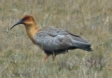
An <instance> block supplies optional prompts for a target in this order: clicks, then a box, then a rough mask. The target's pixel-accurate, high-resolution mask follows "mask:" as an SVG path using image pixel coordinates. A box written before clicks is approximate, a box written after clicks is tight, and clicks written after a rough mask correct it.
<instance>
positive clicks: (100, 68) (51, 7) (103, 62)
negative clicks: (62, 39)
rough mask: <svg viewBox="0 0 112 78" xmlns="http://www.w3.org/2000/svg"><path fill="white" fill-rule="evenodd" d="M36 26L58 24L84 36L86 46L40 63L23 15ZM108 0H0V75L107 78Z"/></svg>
mask: <svg viewBox="0 0 112 78" xmlns="http://www.w3.org/2000/svg"><path fill="white" fill-rule="evenodd" d="M25 14H28V15H32V16H33V17H34V18H35V20H36V22H37V24H38V27H39V28H43V27H47V26H52V25H53V26H58V27H60V28H63V29H67V30H69V31H70V32H72V33H74V34H77V35H80V36H82V37H84V38H86V39H88V40H89V41H90V42H91V43H92V48H93V51H92V52H86V51H83V50H72V51H69V52H68V53H66V54H60V55H58V56H57V57H56V60H55V61H54V62H53V61H52V57H50V58H49V59H48V60H47V61H46V62H45V63H44V64H42V63H41V61H42V60H43V59H44V58H45V54H44V52H43V51H42V50H41V49H39V48H38V47H37V46H36V45H34V44H32V42H31V41H30V39H29V38H28V36H27V34H26V31H25V28H24V26H23V25H19V26H17V27H15V28H14V29H12V30H11V31H9V28H10V27H11V26H12V25H13V24H15V23H16V22H17V21H18V20H19V19H20V18H21V17H22V16H23V15H25ZM111 52H112V0H0V78H112V53H111Z"/></svg>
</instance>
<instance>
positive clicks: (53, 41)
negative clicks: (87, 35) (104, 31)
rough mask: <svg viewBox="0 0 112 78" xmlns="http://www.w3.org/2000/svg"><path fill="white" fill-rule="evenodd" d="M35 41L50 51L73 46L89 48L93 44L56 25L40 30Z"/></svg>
mask: <svg viewBox="0 0 112 78" xmlns="http://www.w3.org/2000/svg"><path fill="white" fill-rule="evenodd" d="M34 41H35V42H36V43H37V44H38V45H39V47H40V48H42V49H43V50H48V51H54V50H60V49H63V50H64V49H69V48H71V47H76V48H80V49H84V50H89V49H90V45H91V44H90V43H89V42H88V41H87V40H85V39H83V38H81V37H79V36H77V35H74V34H71V33H69V32H68V31H66V30H61V29H58V28H55V27H50V28H48V29H46V30H41V31H39V32H38V33H37V34H36V35H35V36H34Z"/></svg>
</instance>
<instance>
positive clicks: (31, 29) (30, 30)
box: [25, 26, 39, 43]
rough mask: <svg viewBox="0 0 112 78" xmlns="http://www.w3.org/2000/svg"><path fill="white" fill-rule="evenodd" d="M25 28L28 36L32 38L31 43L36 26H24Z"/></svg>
mask: <svg viewBox="0 0 112 78" xmlns="http://www.w3.org/2000/svg"><path fill="white" fill-rule="evenodd" d="M25 28H26V32H27V34H28V36H29V38H30V39H31V40H32V42H33V43H35V41H34V39H33V38H34V36H35V34H36V33H37V32H38V30H39V29H38V28H37V27H36V26H25Z"/></svg>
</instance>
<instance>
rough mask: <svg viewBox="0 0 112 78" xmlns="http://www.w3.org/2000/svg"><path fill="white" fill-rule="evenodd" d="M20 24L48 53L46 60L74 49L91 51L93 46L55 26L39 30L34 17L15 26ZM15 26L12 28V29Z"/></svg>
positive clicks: (35, 42)
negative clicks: (50, 56)
mask: <svg viewBox="0 0 112 78" xmlns="http://www.w3.org/2000/svg"><path fill="white" fill-rule="evenodd" d="M18 24H24V25H25V28H26V31H27V34H28V36H29V38H30V39H31V40H32V42H33V43H34V44H36V45H38V46H39V47H40V48H41V49H42V50H44V52H45V53H46V55H47V56H46V58H45V59H47V58H48V56H49V55H54V56H56V55H57V54H60V53H65V52H68V50H72V49H83V50H86V51H91V44H90V43H89V42H88V41H87V40H85V39H83V38H81V37H80V36H78V35H74V34H72V33H70V32H68V31H67V30H63V29H59V28H56V27H54V26H51V27H48V28H46V29H38V28H37V24H36V23H35V21H34V19H33V17H32V16H28V15H27V16H24V17H23V18H22V19H21V20H20V21H19V22H18V23H16V24H15V25H14V26H16V25H18ZM14 26H12V27H11V29H12V28H13V27H14Z"/></svg>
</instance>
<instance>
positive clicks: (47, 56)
mask: <svg viewBox="0 0 112 78" xmlns="http://www.w3.org/2000/svg"><path fill="white" fill-rule="evenodd" d="M49 56H50V55H46V57H45V58H44V60H43V61H42V64H43V63H44V62H45V61H46V60H47V59H48V58H49Z"/></svg>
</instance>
